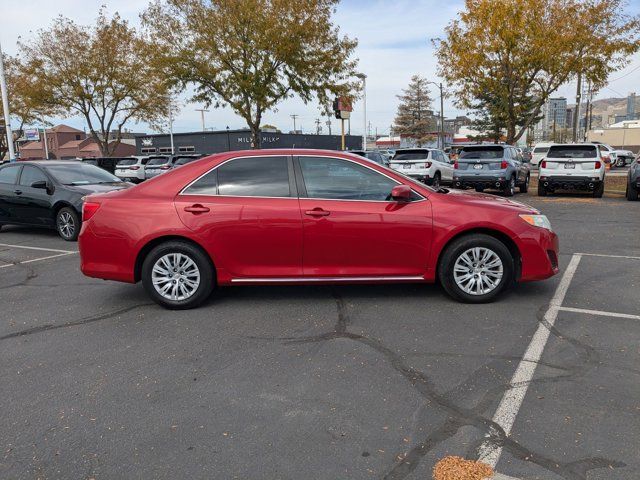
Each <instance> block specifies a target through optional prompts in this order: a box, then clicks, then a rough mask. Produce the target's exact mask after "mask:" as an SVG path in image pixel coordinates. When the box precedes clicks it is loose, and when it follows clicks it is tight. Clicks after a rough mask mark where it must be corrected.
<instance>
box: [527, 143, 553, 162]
mask: <svg viewBox="0 0 640 480" xmlns="http://www.w3.org/2000/svg"><path fill="white" fill-rule="evenodd" d="M551 145H553V143H536V146H535V147H533V150H532V151H531V166H532V167H537V166H539V165H540V162H541V161H542V159H543V158H544V157H545V156H546V155H547V152H548V151H549V147H550V146H551Z"/></svg>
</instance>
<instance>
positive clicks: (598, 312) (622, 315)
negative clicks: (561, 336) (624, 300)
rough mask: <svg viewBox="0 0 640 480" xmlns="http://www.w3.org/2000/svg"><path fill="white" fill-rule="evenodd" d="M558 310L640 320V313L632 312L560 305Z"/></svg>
mask: <svg viewBox="0 0 640 480" xmlns="http://www.w3.org/2000/svg"><path fill="white" fill-rule="evenodd" d="M558 310H562V311H563V312H574V313H586V314H588V315H600V316H601V317H618V318H630V319H631V320H640V315H631V314H630V313H616V312H604V311H602V310H588V309H586V308H573V307H559V308H558Z"/></svg>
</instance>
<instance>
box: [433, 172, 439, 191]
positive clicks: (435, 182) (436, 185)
mask: <svg viewBox="0 0 640 480" xmlns="http://www.w3.org/2000/svg"><path fill="white" fill-rule="evenodd" d="M440 182H441V180H440V172H436V173H435V175H434V176H433V180H431V186H432V187H433V188H435V189H436V190H437V189H438V188H440Z"/></svg>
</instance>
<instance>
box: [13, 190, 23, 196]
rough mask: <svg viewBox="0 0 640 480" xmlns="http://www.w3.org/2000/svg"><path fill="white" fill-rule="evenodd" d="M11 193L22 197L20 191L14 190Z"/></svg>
mask: <svg viewBox="0 0 640 480" xmlns="http://www.w3.org/2000/svg"><path fill="white" fill-rule="evenodd" d="M13 193H15V194H16V195H22V190H14V191H13Z"/></svg>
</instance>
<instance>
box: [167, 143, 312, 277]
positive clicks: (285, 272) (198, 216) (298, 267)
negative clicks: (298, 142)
mask: <svg viewBox="0 0 640 480" xmlns="http://www.w3.org/2000/svg"><path fill="white" fill-rule="evenodd" d="M175 205H176V208H177V211H178V215H179V216H180V218H181V219H182V221H183V223H184V224H185V225H186V226H187V227H188V228H189V229H191V230H192V231H193V232H194V233H195V234H196V235H198V236H199V237H200V238H202V240H203V242H204V243H205V244H206V248H207V249H208V250H209V251H210V253H211V255H212V258H213V259H214V262H215V263H216V268H217V269H224V273H225V274H227V275H228V276H231V277H233V278H243V277H244V278H245V279H247V278H277V277H301V276H302V220H301V216H300V207H299V204H298V197H297V191H296V186H295V181H294V179H293V166H292V164H291V158H290V157H287V156H282V155H273V156H266V155H261V156H256V157H238V158H234V159H230V160H228V161H226V162H223V163H222V164H221V165H219V166H217V167H216V168H214V169H212V170H211V171H209V172H208V173H207V174H205V175H203V176H202V177H200V178H199V179H197V180H195V181H194V182H192V183H191V184H190V185H189V186H187V187H186V188H185V189H184V190H183V191H182V192H181V193H180V194H179V195H178V196H177V197H176V199H175ZM219 273H220V272H219Z"/></svg>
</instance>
